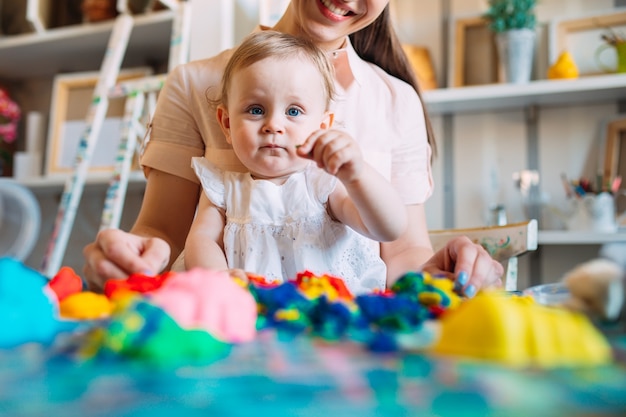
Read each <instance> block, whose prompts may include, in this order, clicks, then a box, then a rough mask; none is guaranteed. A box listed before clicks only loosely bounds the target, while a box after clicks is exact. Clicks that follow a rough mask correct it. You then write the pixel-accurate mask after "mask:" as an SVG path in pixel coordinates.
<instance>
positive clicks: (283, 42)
mask: <svg viewBox="0 0 626 417" xmlns="http://www.w3.org/2000/svg"><path fill="white" fill-rule="evenodd" d="M294 56H297V57H302V58H305V59H307V60H309V61H310V62H311V63H312V64H313V65H314V66H315V68H317V70H318V71H319V73H320V75H321V76H322V86H321V87H322V88H323V92H324V96H325V98H326V109H328V105H329V103H330V101H331V100H332V99H333V97H334V95H335V82H334V68H333V66H332V64H331V63H330V61H329V60H328V58H327V56H326V53H325V52H324V51H322V50H321V49H320V48H318V47H317V46H316V45H315V44H314V43H313V42H311V41H309V40H307V39H303V38H298V37H295V36H292V35H287V34H285V33H281V32H276V31H273V30H263V31H260V32H255V33H253V34H251V35H248V36H247V37H246V38H245V39H244V40H243V42H242V43H241V45H239V47H237V49H236V50H235V52H233V55H232V56H231V57H230V60H229V61H228V63H227V64H226V68H225V69H224V75H223V76H222V89H221V91H220V97H219V102H221V103H222V104H223V105H228V89H229V88H230V85H231V82H232V78H233V75H234V74H235V73H236V72H237V70H239V69H241V68H246V67H249V66H250V65H252V64H254V63H256V62H259V61H261V60H263V59H265V58H270V57H271V58H278V59H287V58H293V57H294Z"/></svg>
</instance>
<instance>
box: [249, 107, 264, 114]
mask: <svg viewBox="0 0 626 417" xmlns="http://www.w3.org/2000/svg"><path fill="white" fill-rule="evenodd" d="M248 113H250V114H254V115H256V116H258V115H261V114H263V109H262V108H260V107H250V108H249V109H248Z"/></svg>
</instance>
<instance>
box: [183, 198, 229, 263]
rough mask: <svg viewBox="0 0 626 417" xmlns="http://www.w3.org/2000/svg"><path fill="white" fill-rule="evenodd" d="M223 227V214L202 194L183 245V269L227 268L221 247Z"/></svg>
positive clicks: (222, 247) (224, 223)
mask: <svg viewBox="0 0 626 417" xmlns="http://www.w3.org/2000/svg"><path fill="white" fill-rule="evenodd" d="M225 225H226V222H225V218H224V212H223V211H222V210H220V209H219V208H217V207H216V206H215V205H214V204H213V203H211V201H210V200H209V199H208V198H207V196H206V195H205V194H204V193H203V194H202V196H201V197H200V203H199V205H198V212H197V213H196V217H195V219H194V221H193V224H192V225H191V229H190V230H189V236H187V241H186V243H185V269H187V270H189V269H192V268H206V269H214V270H226V269H227V268H228V264H227V262H226V256H225V255H224V245H223V241H224V226H225Z"/></svg>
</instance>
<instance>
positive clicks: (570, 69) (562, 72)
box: [548, 51, 578, 80]
mask: <svg viewBox="0 0 626 417" xmlns="http://www.w3.org/2000/svg"><path fill="white" fill-rule="evenodd" d="M561 78H578V67H577V66H576V62H575V61H574V57H573V56H572V54H570V53H569V52H567V51H565V52H562V53H561V55H559V58H558V59H557V60H556V62H555V63H554V64H552V66H550V68H548V79H550V80H556V79H561Z"/></svg>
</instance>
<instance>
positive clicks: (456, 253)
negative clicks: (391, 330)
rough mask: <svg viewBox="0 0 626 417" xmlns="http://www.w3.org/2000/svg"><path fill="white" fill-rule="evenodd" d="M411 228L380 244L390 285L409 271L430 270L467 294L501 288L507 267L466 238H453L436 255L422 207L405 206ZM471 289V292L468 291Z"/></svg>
mask: <svg viewBox="0 0 626 417" xmlns="http://www.w3.org/2000/svg"><path fill="white" fill-rule="evenodd" d="M406 209H407V214H408V219H409V225H408V228H407V230H406V232H405V233H404V235H403V236H402V237H400V238H399V239H397V240H395V241H393V242H384V243H381V247H380V254H381V257H382V259H383V260H384V261H385V264H386V265H387V286H388V287H389V286H391V285H393V283H394V282H396V281H397V280H398V278H400V277H401V276H402V275H404V274H405V273H406V272H409V271H427V272H429V273H431V274H433V275H444V276H448V277H449V278H450V279H453V280H456V281H458V282H459V283H460V284H461V285H462V286H463V287H464V288H465V290H466V292H467V293H468V295H471V294H472V293H475V292H476V291H477V290H479V289H480V288H483V287H489V286H500V285H502V281H501V278H502V275H503V274H504V268H503V267H502V265H501V264H500V263H499V262H497V261H496V260H494V259H493V258H492V257H491V256H490V255H489V253H488V252H487V251H486V250H485V249H484V248H483V247H482V246H480V245H479V244H476V243H474V242H472V241H471V240H470V239H468V238H467V237H459V238H456V239H452V240H451V241H450V242H448V243H447V244H446V246H445V247H444V248H442V249H441V250H439V251H437V252H436V253H434V254H433V249H432V245H431V243H430V237H429V235H428V228H427V226H426V214H425V211H424V206H423V205H418V204H416V205H410V206H406ZM470 286H472V289H469V291H468V288H469V287H470Z"/></svg>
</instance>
